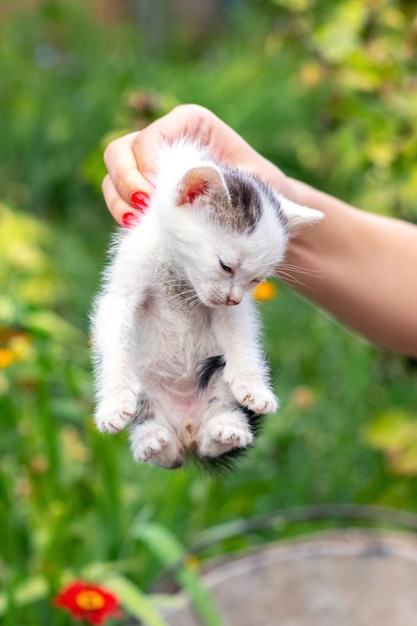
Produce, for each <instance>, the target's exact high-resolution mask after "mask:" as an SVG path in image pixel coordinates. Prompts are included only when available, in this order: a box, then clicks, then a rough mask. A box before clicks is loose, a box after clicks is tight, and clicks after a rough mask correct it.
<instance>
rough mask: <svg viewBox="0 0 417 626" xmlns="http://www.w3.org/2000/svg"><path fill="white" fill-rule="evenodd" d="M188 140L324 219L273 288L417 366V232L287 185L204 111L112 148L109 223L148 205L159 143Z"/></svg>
mask: <svg viewBox="0 0 417 626" xmlns="http://www.w3.org/2000/svg"><path fill="white" fill-rule="evenodd" d="M184 136H185V137H189V138H192V139H195V140H198V141H199V142H200V143H201V144H202V145H204V146H207V147H208V149H209V151H210V153H211V155H212V156H213V158H217V159H219V160H223V161H227V162H228V163H229V164H230V165H232V166H234V167H238V168H242V169H245V170H247V171H250V172H253V173H255V174H256V175H257V176H259V177H260V178H261V179H263V180H264V181H265V182H266V183H268V184H269V185H271V186H272V187H273V188H274V189H275V190H276V191H278V192H279V193H282V194H283V195H285V196H286V197H288V198H289V199H291V200H293V201H295V202H298V203H299V204H303V205H305V206H308V207H311V208H314V209H318V210H320V211H322V212H323V213H324V215H325V218H324V219H323V220H322V221H321V222H320V223H318V224H315V225H314V226H310V227H306V228H303V229H300V230H298V231H296V232H295V233H294V235H293V237H292V238H291V240H290V244H289V248H288V252H287V254H286V258H285V265H284V266H283V267H282V268H278V273H280V269H281V275H282V279H283V280H284V281H285V282H287V283H288V284H290V285H291V287H292V288H293V289H295V290H296V291H297V292H299V293H300V294H302V295H303V296H305V297H306V298H308V299H309V300H311V301H312V302H314V303H315V304H318V305H319V306H320V307H322V308H324V309H325V310H326V311H328V312H329V313H330V314H331V315H332V316H334V317H336V318H337V319H338V320H339V321H341V322H342V323H343V324H345V325H346V326H348V327H349V328H351V329H352V330H354V331H356V332H357V333H359V334H361V335H362V336H364V337H366V338H367V339H368V340H369V341H371V342H373V343H375V344H379V345H380V346H383V347H385V348H388V349H391V350H393V351H396V352H401V353H404V354H408V355H410V356H414V357H417V227H416V226H414V225H412V224H409V223H407V222H403V221H400V220H396V219H392V218H387V217H382V216H379V215H375V214H371V213H367V212H366V211H361V210H358V209H356V208H354V207H352V206H350V205H348V204H346V203H344V202H342V201H340V200H338V199H336V198H333V197H332V196H329V195H327V194H325V193H323V192H321V191H318V190H316V189H314V188H312V187H310V186H308V185H306V184H304V183H302V182H300V181H297V180H295V179H292V178H289V177H287V176H286V175H285V174H284V173H283V172H282V171H281V170H280V169H279V168H278V167H276V166H275V165H273V164H272V163H271V162H270V161H268V160H266V159H265V158H264V157H262V156H261V155H260V154H259V153H258V152H256V151H255V150H254V149H253V148H252V147H251V146H250V145H249V144H248V143H247V142H246V141H245V140H244V139H243V138H242V137H240V135H238V134H237V133H236V132H235V131H234V130H232V129H231V128H230V127H229V126H227V125H226V124H225V123H224V122H222V121H221V120H220V119H219V118H218V117H216V116H215V115H214V114H213V113H211V112H210V111H208V110H207V109H205V108H203V107H200V106H197V105H181V106H179V107H176V108H175V109H173V110H172V111H171V112H170V113H168V115H166V116H164V117H162V118H160V119H159V120H157V121H156V122H154V123H153V124H151V125H150V126H148V127H147V128H146V129H144V130H143V131H141V132H140V133H130V134H129V135H125V136H124V137H121V138H119V139H116V140H114V141H112V142H111V143H110V144H109V146H108V147H107V149H106V151H105V155H104V160H105V163H106V166H107V171H108V174H107V176H106V177H105V179H104V181H103V194H104V198H105V201H106V203H107V206H108V208H109V210H110V212H111V214H112V215H113V217H114V218H115V220H116V221H117V222H119V223H122V221H123V216H125V220H126V214H133V215H135V212H136V211H137V207H136V208H135V206H134V204H132V194H134V193H136V192H140V193H142V194H145V199H146V195H148V196H151V195H152V192H153V187H152V182H151V181H152V176H153V174H155V172H156V167H157V156H158V152H159V150H160V147H161V145H162V143H163V142H164V141H165V140H174V139H178V138H180V137H184Z"/></svg>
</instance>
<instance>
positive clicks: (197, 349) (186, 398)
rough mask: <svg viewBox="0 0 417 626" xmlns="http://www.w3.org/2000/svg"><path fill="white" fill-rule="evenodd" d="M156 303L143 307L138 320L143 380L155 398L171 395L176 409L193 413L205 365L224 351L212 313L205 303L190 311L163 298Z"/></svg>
mask: <svg viewBox="0 0 417 626" xmlns="http://www.w3.org/2000/svg"><path fill="white" fill-rule="evenodd" d="M152 304H153V305H152ZM152 304H149V305H148V306H147V307H145V308H142V309H141V311H140V313H139V319H138V334H139V337H138V339H139V341H138V345H139V351H140V352H139V355H138V357H139V358H138V361H137V365H138V373H139V376H140V379H141V381H142V383H143V385H144V387H145V389H146V390H147V391H148V392H150V393H151V395H153V396H154V397H155V396H157V397H159V399H160V400H163V397H162V396H165V400H166V399H167V398H169V402H170V403H171V405H172V406H171V409H173V410H175V412H177V410H178V411H179V412H181V413H184V412H187V413H188V412H190V411H191V412H193V411H194V410H195V409H196V408H197V406H196V405H197V404H198V403H199V396H198V393H197V386H198V374H199V370H200V368H201V365H202V363H203V362H204V360H205V359H206V358H208V357H209V356H214V355H217V354H219V351H220V347H219V345H218V344H217V342H216V340H215V337H214V336H213V333H212V330H211V312H210V310H209V309H207V308H206V307H203V306H202V305H201V306H200V307H198V308H195V309H193V310H192V311H187V310H184V309H182V308H171V307H168V306H166V305H165V306H164V303H163V302H162V303H161V302H160V301H159V302H153V303H152Z"/></svg>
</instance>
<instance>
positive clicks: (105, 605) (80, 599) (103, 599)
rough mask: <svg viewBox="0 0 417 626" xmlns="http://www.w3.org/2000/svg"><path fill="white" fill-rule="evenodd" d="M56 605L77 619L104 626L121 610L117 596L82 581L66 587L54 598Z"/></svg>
mask: <svg viewBox="0 0 417 626" xmlns="http://www.w3.org/2000/svg"><path fill="white" fill-rule="evenodd" d="M54 604H55V606H60V607H61V608H63V609H66V610H67V611H69V612H70V613H71V615H72V616H73V617H75V619H84V620H86V621H87V622H90V623H91V624H104V622H105V620H106V619H107V618H108V617H115V616H116V614H117V613H118V609H119V601H118V599H117V598H116V596H114V595H113V594H112V593H110V592H109V591H107V590H106V589H103V588H102V587H99V586H98V585H90V584H89V583H85V582H84V581H82V580H76V581H75V582H73V583H71V584H69V585H68V586H67V587H65V588H64V589H63V590H62V591H61V592H60V593H59V594H58V595H57V596H56V597H55V598H54Z"/></svg>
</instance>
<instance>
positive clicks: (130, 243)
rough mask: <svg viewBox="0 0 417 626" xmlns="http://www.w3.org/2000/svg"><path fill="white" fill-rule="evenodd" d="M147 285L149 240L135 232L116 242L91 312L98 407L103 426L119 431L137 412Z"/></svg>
mask: <svg viewBox="0 0 417 626" xmlns="http://www.w3.org/2000/svg"><path fill="white" fill-rule="evenodd" d="M148 285H149V279H148V276H147V245H146V241H144V240H143V237H140V236H138V232H137V231H136V232H135V233H131V232H129V233H128V234H127V235H126V236H125V237H124V238H123V239H122V240H121V241H120V242H119V248H118V250H117V253H116V256H115V258H114V261H113V263H112V265H111V266H110V268H109V270H108V272H107V285H106V287H105V290H104V292H103V293H102V294H101V295H100V296H99V297H98V298H97V300H96V305H95V309H94V313H93V316H92V344H93V357H94V362H95V368H94V372H95V379H96V390H97V392H96V396H97V407H96V411H95V415H94V418H95V422H96V424H97V427H98V429H99V430H101V431H107V432H117V431H119V430H122V429H123V428H124V427H125V426H126V425H127V424H128V423H129V422H130V421H131V420H132V419H133V418H134V417H135V415H136V412H137V409H138V406H137V405H138V396H139V393H140V391H141V384H140V381H139V380H138V377H137V375H136V373H135V371H134V368H133V365H132V360H133V357H134V355H135V354H137V351H138V346H137V334H136V332H135V331H136V329H135V326H136V323H137V319H136V318H137V311H138V307H139V305H140V303H141V301H142V299H143V297H144V293H145V289H146V287H147V286H148Z"/></svg>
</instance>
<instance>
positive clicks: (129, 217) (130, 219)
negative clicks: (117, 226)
mask: <svg viewBox="0 0 417 626" xmlns="http://www.w3.org/2000/svg"><path fill="white" fill-rule="evenodd" d="M137 221H138V218H137V215H134V214H133V213H123V215H122V224H123V226H126V228H130V227H131V226H133V224H135V223H136V222H137Z"/></svg>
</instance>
